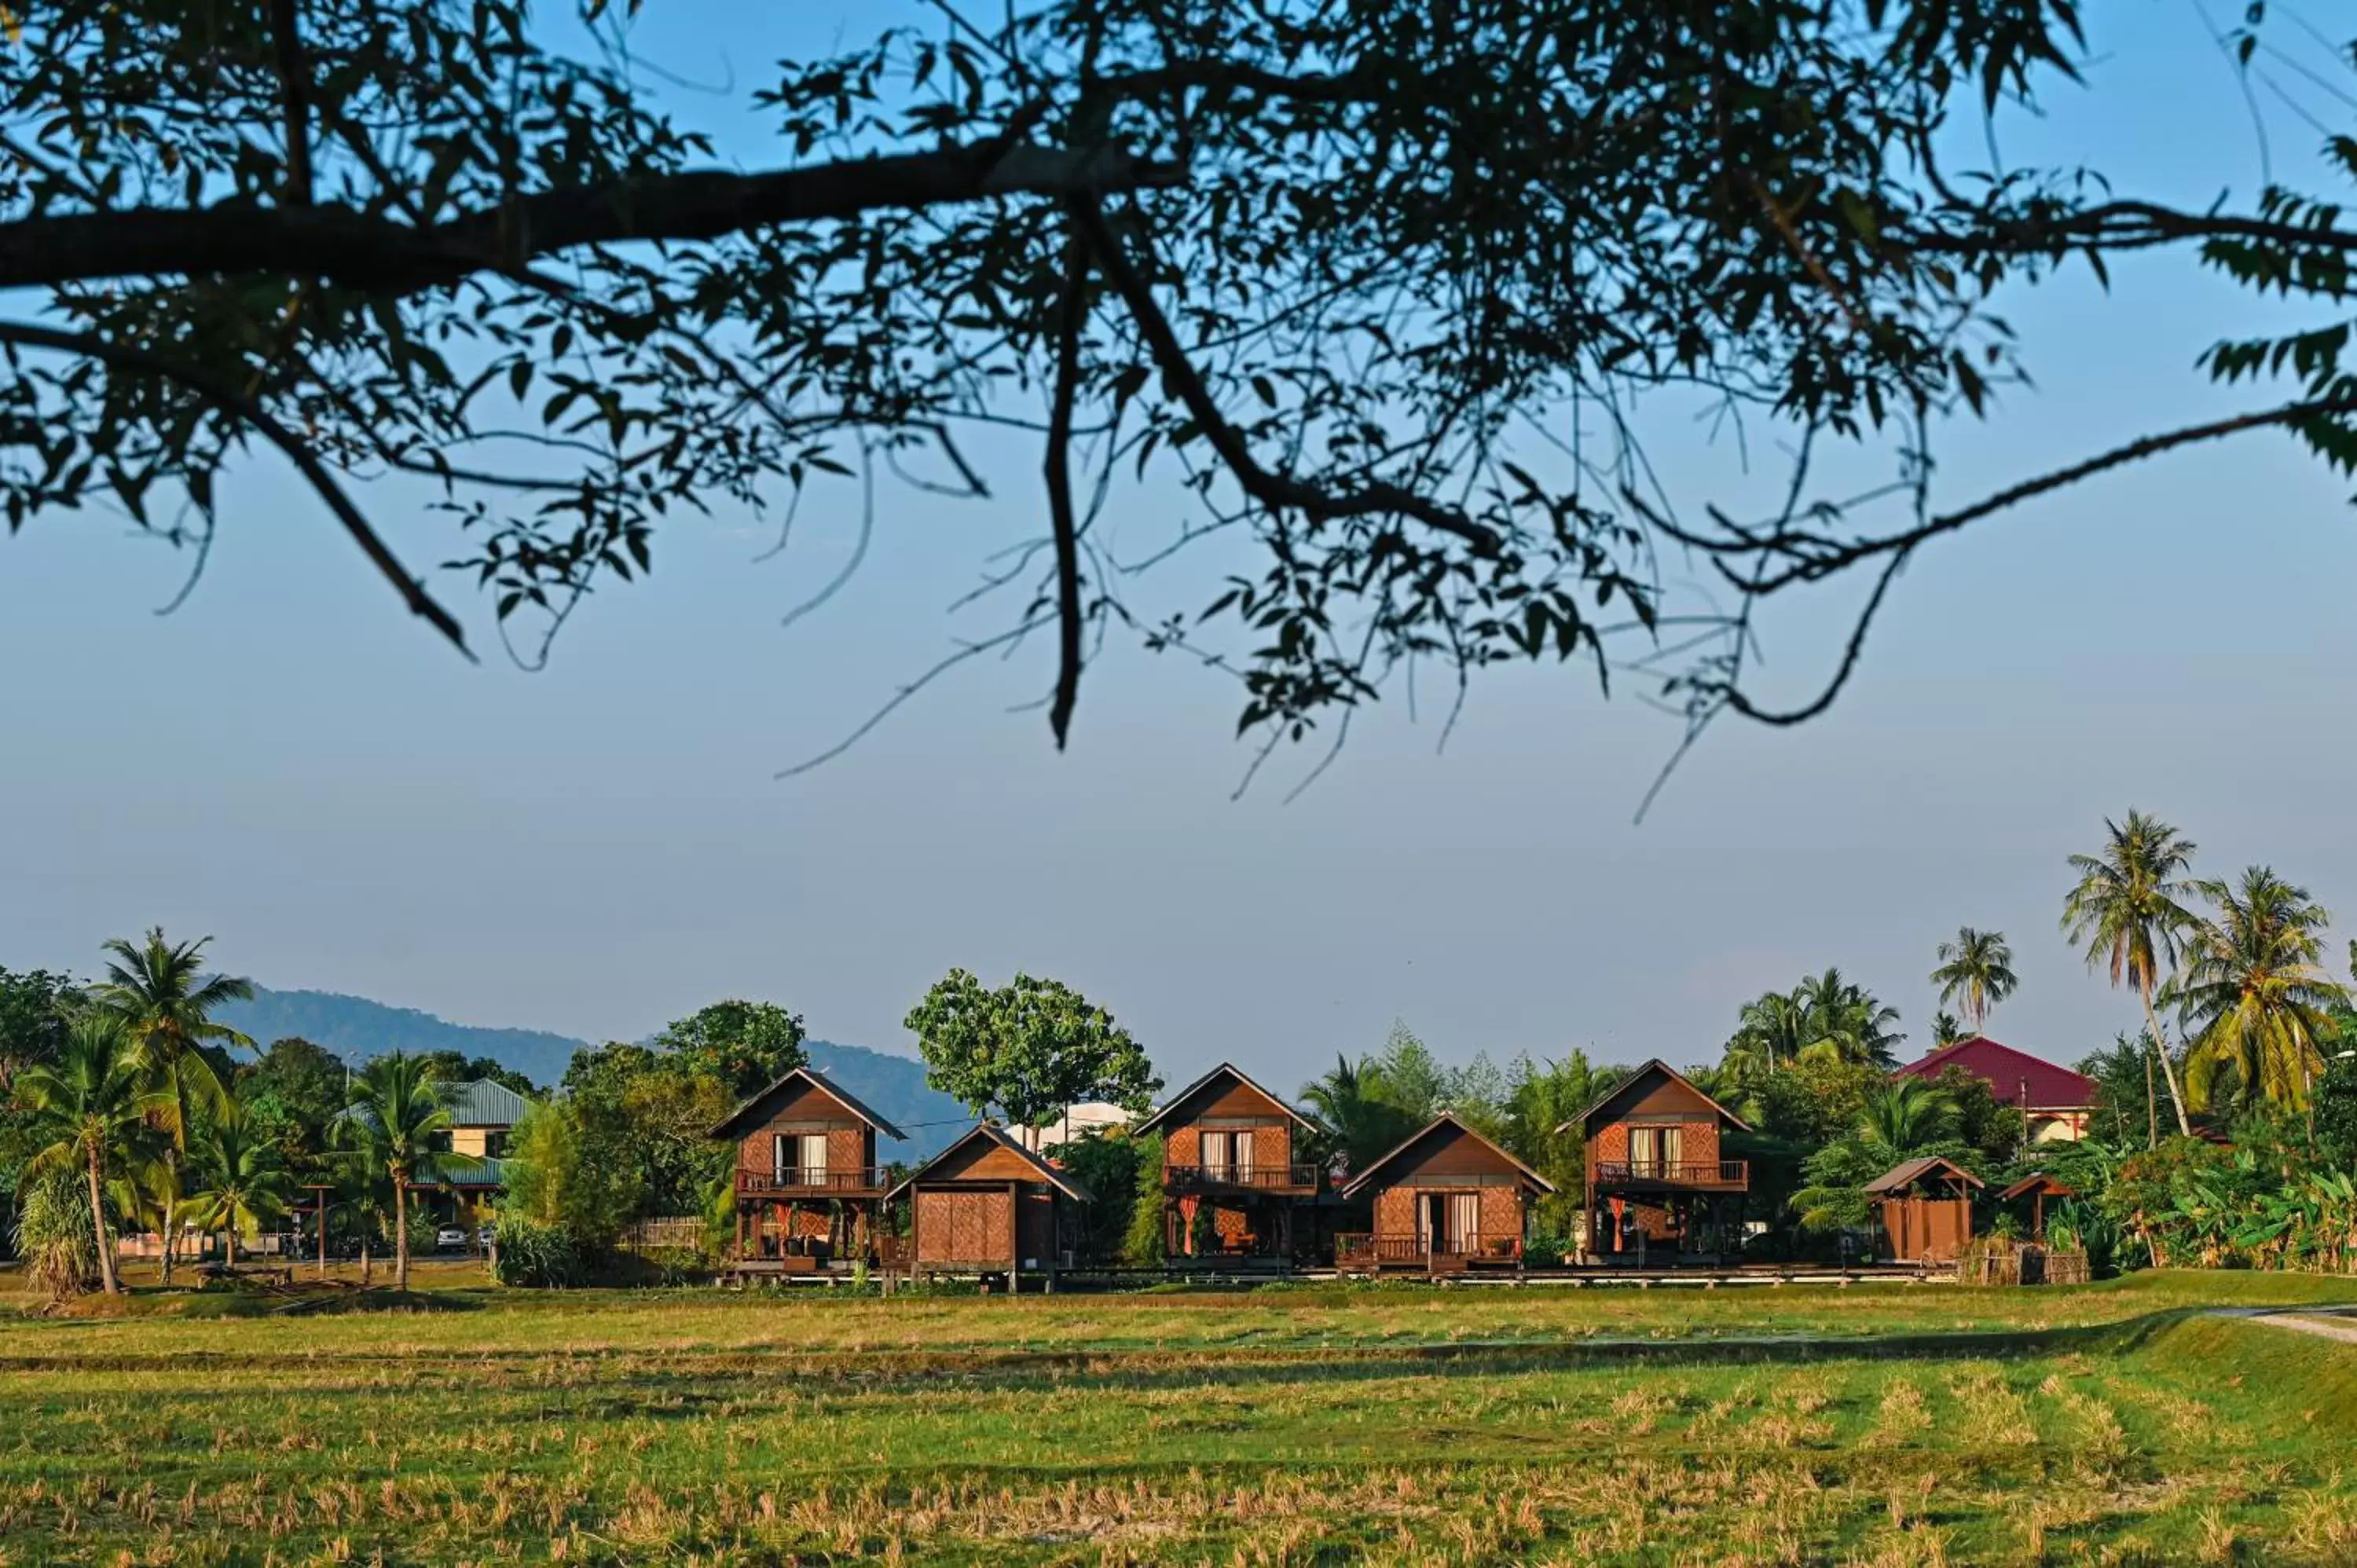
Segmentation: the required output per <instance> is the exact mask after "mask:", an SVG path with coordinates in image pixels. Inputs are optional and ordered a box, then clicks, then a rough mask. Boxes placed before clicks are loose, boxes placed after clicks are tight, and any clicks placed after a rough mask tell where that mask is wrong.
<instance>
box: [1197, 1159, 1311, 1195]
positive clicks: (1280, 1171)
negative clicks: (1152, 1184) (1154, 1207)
mask: <svg viewBox="0 0 2357 1568" xmlns="http://www.w3.org/2000/svg"><path fill="white" fill-rule="evenodd" d="M1162 1185H1163V1186H1164V1187H1166V1188H1168V1190H1170V1191H1173V1192H1191V1191H1195V1190H1197V1189H1200V1188H1203V1187H1263V1188H1271V1187H1317V1185H1318V1167H1317V1166H1316V1165H1222V1164H1211V1165H1164V1166H1163V1167H1162Z"/></svg>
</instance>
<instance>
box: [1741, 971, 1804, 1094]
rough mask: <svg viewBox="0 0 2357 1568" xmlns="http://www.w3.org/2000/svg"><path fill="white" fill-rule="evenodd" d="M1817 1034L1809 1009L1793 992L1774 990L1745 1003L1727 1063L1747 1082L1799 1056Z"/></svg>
mask: <svg viewBox="0 0 2357 1568" xmlns="http://www.w3.org/2000/svg"><path fill="white" fill-rule="evenodd" d="M1814 1037H1815V1036H1814V1035H1813V1032H1812V1031H1811V1029H1810V1026H1809V1015H1808V1010H1807V1009H1806V1008H1805V1007H1803V1005H1802V1004H1801V1003H1800V1001H1799V999H1798V998H1797V997H1795V996H1794V995H1793V994H1792V993H1790V992H1782V991H1770V992H1769V993H1766V994H1764V995H1761V996H1758V997H1754V998H1753V999H1752V1000H1751V1001H1749V1002H1747V1003H1745V1004H1743V1010H1742V1011H1741V1012H1740V1013H1739V1014H1738V1015H1736V1020H1735V1033H1734V1034H1733V1035H1732V1036H1729V1037H1728V1039H1727V1049H1726V1052H1725V1056H1724V1058H1723V1059H1724V1061H1725V1062H1726V1065H1727V1066H1728V1067H1730V1068H1732V1069H1735V1071H1736V1073H1737V1074H1738V1076H1739V1077H1740V1078H1742V1079H1743V1080H1744V1081H1745V1082H1747V1083H1750V1082H1757V1081H1758V1080H1759V1079H1760V1078H1761V1077H1763V1076H1765V1075H1766V1074H1768V1073H1771V1072H1774V1071H1775V1070H1776V1069H1778V1068H1781V1067H1784V1066H1787V1065H1789V1064H1790V1063H1792V1061H1793V1060H1794V1059H1796V1058H1798V1057H1799V1056H1800V1054H1801V1052H1802V1050H1803V1048H1804V1047H1806V1046H1807V1045H1808V1044H1809V1043H1810V1041H1811V1040H1812V1039H1813V1038H1814Z"/></svg>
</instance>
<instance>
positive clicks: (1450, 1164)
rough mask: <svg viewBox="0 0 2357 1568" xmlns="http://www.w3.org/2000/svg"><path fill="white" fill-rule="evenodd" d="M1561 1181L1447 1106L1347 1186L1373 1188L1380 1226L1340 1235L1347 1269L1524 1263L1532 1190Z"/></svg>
mask: <svg viewBox="0 0 2357 1568" xmlns="http://www.w3.org/2000/svg"><path fill="white" fill-rule="evenodd" d="M1553 1191H1555V1184H1554V1183H1553V1182H1550V1181H1548V1180H1547V1179H1546V1177H1544V1176H1541V1175H1539V1173H1538V1172H1536V1171H1534V1170H1533V1169H1531V1167H1530V1166H1528V1165H1524V1164H1523V1162H1522V1161H1520V1160H1518V1159H1516V1158H1514V1156H1513V1155H1510V1154H1508V1153H1507V1152H1506V1151H1505V1150H1503V1149H1501V1148H1500V1147H1499V1146H1498V1145H1497V1144H1493V1143H1491V1141H1490V1140H1489V1139H1487V1138H1485V1137H1483V1136H1482V1135H1481V1134H1480V1133H1476V1132H1475V1131H1474V1130H1473V1129H1472V1128H1470V1127H1468V1126H1467V1125H1466V1124H1465V1123H1464V1122H1459V1121H1458V1119H1457V1118H1456V1117H1455V1116H1452V1115H1450V1114H1448V1112H1442V1113H1441V1114H1440V1115H1438V1116H1437V1117H1435V1118H1433V1120H1432V1121H1431V1122H1429V1123H1428V1124H1426V1126H1425V1127H1424V1128H1423V1129H1422V1130H1420V1131H1419V1132H1417V1133H1415V1136H1414V1137H1411V1138H1410V1139H1408V1140H1407V1142H1405V1143H1404V1144H1401V1145H1400V1146H1399V1147H1398V1148H1396V1149H1394V1150H1393V1151H1392V1152H1391V1153H1390V1154H1388V1155H1384V1156H1383V1158H1381V1159H1379V1160H1376V1161H1375V1162H1374V1163H1372V1165H1368V1166H1367V1168H1366V1169H1365V1170H1364V1171H1361V1173H1360V1174H1359V1175H1358V1176H1357V1177H1356V1178H1355V1179H1353V1180H1352V1181H1351V1183H1350V1185H1349V1186H1347V1187H1344V1188H1343V1189H1342V1196H1343V1197H1362V1196H1363V1197H1370V1198H1372V1201H1373V1206H1374V1230H1372V1232H1370V1233H1363V1234H1352V1235H1343V1236H1338V1237H1336V1238H1335V1246H1334V1262H1335V1264H1336V1265H1337V1266H1338V1267H1340V1268H1343V1269H1373V1270H1377V1271H1380V1270H1384V1269H1415V1270H1420V1271H1423V1272H1426V1273H1436V1274H1438V1273H1466V1272H1468V1271H1470V1270H1475V1269H1512V1270H1514V1271H1517V1272H1519V1271H1520V1270H1521V1268H1522V1266H1523V1224H1524V1220H1525V1218H1526V1216H1527V1214H1528V1211H1529V1204H1530V1200H1531V1199H1532V1198H1534V1197H1539V1196H1541V1195H1542V1194H1545V1193H1551V1192H1553Z"/></svg>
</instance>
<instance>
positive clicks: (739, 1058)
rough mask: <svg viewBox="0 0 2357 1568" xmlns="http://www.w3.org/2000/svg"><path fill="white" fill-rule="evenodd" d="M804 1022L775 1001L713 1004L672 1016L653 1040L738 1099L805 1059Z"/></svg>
mask: <svg viewBox="0 0 2357 1568" xmlns="http://www.w3.org/2000/svg"><path fill="white" fill-rule="evenodd" d="M802 1039H803V1033H802V1015H801V1014H799V1013H789V1012H787V1011H786V1010H785V1009H784V1008H783V1007H780V1006H779V1005H778V1004H776V1003H774V1002H738V1001H733V1000H732V1001H727V1002H715V1003H713V1004H711V1005H710V1006H708V1007H699V1008H697V1009H696V1010H695V1011H694V1012H693V1013H691V1014H689V1015H687V1016H686V1017H684V1018H677V1019H673V1021H672V1022H671V1023H669V1024H666V1025H664V1026H663V1027H662V1033H660V1034H658V1035H657V1036H655V1044H656V1046H658V1047H661V1048H662V1049H663V1050H666V1051H670V1052H672V1053H673V1054H674V1055H676V1056H677V1057H678V1058H680V1060H681V1062H682V1063H683V1065H684V1066H685V1067H686V1068H687V1069H688V1070H690V1071H691V1072H699V1073H704V1074H706V1075H708V1076H710V1077H712V1078H714V1079H718V1080H719V1081H720V1082H721V1083H723V1084H726V1086H727V1088H728V1091H729V1093H731V1094H733V1095H735V1096H736V1097H737V1099H739V1100H741V1099H743V1098H745V1097H746V1096H747V1095H749V1094H755V1093H758V1092H759V1091H760V1090H763V1089H766V1088H768V1087H769V1086H770V1084H773V1083H775V1082H777V1081H778V1079H781V1078H783V1077H785V1076H786V1074H788V1073H790V1072H791V1071H793V1069H796V1068H798V1067H802V1066H803V1065H805V1064H806V1063H808V1062H809V1060H810V1053H809V1052H808V1051H806V1050H804V1049H803V1048H802Z"/></svg>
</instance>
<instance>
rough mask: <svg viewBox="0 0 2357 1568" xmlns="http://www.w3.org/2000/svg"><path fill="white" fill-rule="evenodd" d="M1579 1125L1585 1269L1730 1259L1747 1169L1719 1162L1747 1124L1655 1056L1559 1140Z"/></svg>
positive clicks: (1564, 1130) (1565, 1127)
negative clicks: (1729, 1136) (1727, 1140)
mask: <svg viewBox="0 0 2357 1568" xmlns="http://www.w3.org/2000/svg"><path fill="white" fill-rule="evenodd" d="M1575 1127H1577V1129H1578V1130H1579V1134H1580V1137H1581V1138H1582V1140H1583V1141H1584V1142H1585V1144H1586V1145H1587V1161H1586V1166H1587V1176H1586V1189H1587V1190H1586V1197H1585V1200H1584V1201H1583V1203H1582V1205H1581V1208H1580V1212H1581V1214H1582V1215H1583V1216H1584V1217H1585V1219H1586V1223H1587V1235H1586V1239H1585V1241H1584V1243H1583V1256H1584V1257H1585V1258H1586V1260H1587V1261H1588V1262H1616V1263H1626V1262H1641V1261H1645V1260H1648V1259H1650V1258H1652V1257H1653V1256H1655V1255H1660V1256H1661V1257H1663V1259H1664V1261H1667V1262H1675V1261H1677V1259H1679V1258H1680V1257H1694V1258H1696V1259H1717V1260H1722V1261H1723V1260H1724V1259H1725V1258H1726V1257H1727V1255H1728V1254H1730V1253H1732V1252H1734V1251H1736V1248H1737V1245H1738V1241H1737V1235H1736V1232H1735V1230H1733V1227H1734V1225H1735V1224H1737V1223H1738V1221H1739V1220H1740V1219H1741V1218H1742V1213H1743V1199H1744V1195H1745V1194H1746V1193H1748V1192H1749V1190H1750V1189H1751V1170H1750V1166H1749V1165H1748V1164H1747V1163H1746V1162H1744V1161H1742V1160H1731V1159H1727V1158H1725V1157H1723V1156H1722V1155H1721V1153H1720V1140H1721V1137H1722V1135H1723V1134H1725V1133H1730V1132H1732V1133H1748V1132H1749V1131H1750V1130H1751V1129H1750V1126H1749V1124H1748V1123H1747V1122H1745V1121H1744V1120H1743V1118H1741V1117H1740V1116H1738V1115H1737V1114H1736V1113H1735V1112H1732V1111H1729V1110H1728V1109H1727V1107H1726V1106H1724V1105H1721V1104H1720V1103H1719V1102H1718V1101H1716V1100H1713V1099H1712V1098H1711V1097H1710V1096H1709V1095H1707V1094H1705V1093H1704V1092H1703V1091H1702V1090H1699V1089H1696V1088H1695V1086H1694V1084H1693V1083H1692V1082H1690V1081H1689V1080H1688V1079H1687V1078H1686V1076H1685V1075H1684V1073H1682V1072H1680V1071H1678V1070H1677V1069H1675V1068H1673V1067H1671V1066H1670V1065H1669V1064H1668V1063H1666V1062H1663V1061H1662V1060H1660V1059H1659V1058H1655V1059H1654V1060H1652V1061H1649V1062H1647V1063H1646V1064H1645V1065H1644V1066H1642V1067H1641V1068H1639V1069H1637V1070H1636V1071H1635V1072H1633V1073H1631V1074H1630V1075H1629V1076H1628V1077H1627V1078H1625V1079H1621V1080H1620V1083H1618V1084H1616V1085H1615V1086H1614V1087H1613V1088H1612V1089H1611V1090H1609V1091H1608V1092H1606V1093H1605V1094H1604V1095H1603V1096H1602V1097H1601V1098H1600V1099H1598V1101H1596V1103H1595V1104H1593V1105H1591V1106H1589V1107H1588V1108H1587V1110H1586V1111H1585V1112H1581V1114H1580V1115H1579V1117H1578V1118H1577V1120H1576V1121H1571V1122H1565V1123H1564V1124H1563V1125H1562V1126H1560V1127H1558V1128H1556V1129H1555V1133H1556V1135H1557V1136H1561V1135H1562V1134H1564V1133H1568V1132H1570V1131H1571V1130H1572V1129H1573V1128H1575Z"/></svg>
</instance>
